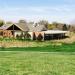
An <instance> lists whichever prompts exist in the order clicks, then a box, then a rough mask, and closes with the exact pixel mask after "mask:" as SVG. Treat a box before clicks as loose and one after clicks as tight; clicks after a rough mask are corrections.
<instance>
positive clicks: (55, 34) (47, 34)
mask: <svg viewBox="0 0 75 75" xmlns="http://www.w3.org/2000/svg"><path fill="white" fill-rule="evenodd" d="M68 33H69V31H61V30H47V31H41V32H37V31H36V32H30V34H31V36H32V37H31V39H32V40H33V39H34V38H35V36H36V39H37V37H38V35H39V34H41V35H42V36H43V40H52V39H63V38H65V37H66V36H69V35H67V34H68ZM34 34H35V35H34Z"/></svg>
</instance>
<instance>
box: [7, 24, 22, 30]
mask: <svg viewBox="0 0 75 75" xmlns="http://www.w3.org/2000/svg"><path fill="white" fill-rule="evenodd" d="M12 25H15V26H17V27H18V28H19V29H21V30H22V31H23V29H22V28H21V27H19V26H18V25H17V24H12ZM12 25H10V26H9V27H11V26H12ZM9 27H8V28H9ZM8 28H6V30H7V29H8Z"/></svg>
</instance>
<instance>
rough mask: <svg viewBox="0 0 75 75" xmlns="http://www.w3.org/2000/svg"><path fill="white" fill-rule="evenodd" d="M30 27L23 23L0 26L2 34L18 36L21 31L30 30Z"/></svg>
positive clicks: (0, 34)
mask: <svg viewBox="0 0 75 75" xmlns="http://www.w3.org/2000/svg"><path fill="white" fill-rule="evenodd" d="M28 30H29V29H28V27H27V26H26V25H24V24H22V23H20V24H19V23H17V24H11V25H3V26H2V27H0V36H3V37H16V36H17V35H21V33H25V32H28Z"/></svg>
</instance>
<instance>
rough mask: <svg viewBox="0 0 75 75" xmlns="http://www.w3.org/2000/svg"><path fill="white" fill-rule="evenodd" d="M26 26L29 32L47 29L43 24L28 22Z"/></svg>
mask: <svg viewBox="0 0 75 75" xmlns="http://www.w3.org/2000/svg"><path fill="white" fill-rule="evenodd" d="M28 28H29V31H30V32H37V31H39V32H40V31H45V30H47V29H46V27H45V26H44V25H37V26H36V25H33V24H28Z"/></svg>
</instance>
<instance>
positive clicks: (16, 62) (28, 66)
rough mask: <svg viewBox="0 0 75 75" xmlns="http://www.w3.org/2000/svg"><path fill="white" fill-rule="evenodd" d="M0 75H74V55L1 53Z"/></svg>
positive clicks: (69, 53) (61, 53)
mask: <svg viewBox="0 0 75 75" xmlns="http://www.w3.org/2000/svg"><path fill="white" fill-rule="evenodd" d="M0 75H75V53H74V52H73V53H72V52H67V53H65V52H32V51H31V52H25V51H5V52H3V51H1V52H0Z"/></svg>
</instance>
